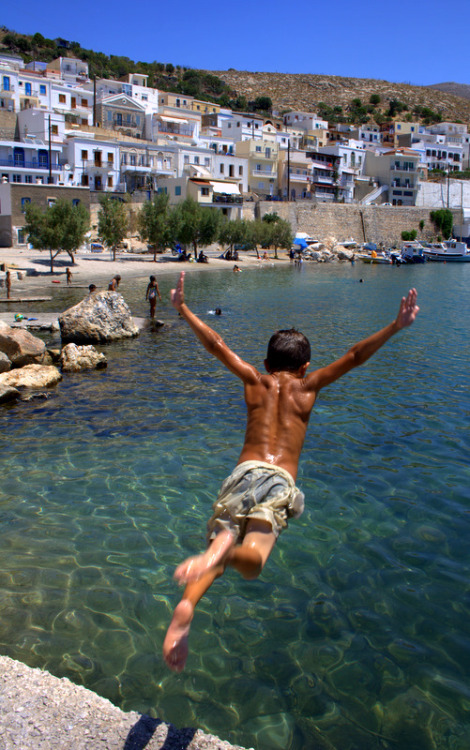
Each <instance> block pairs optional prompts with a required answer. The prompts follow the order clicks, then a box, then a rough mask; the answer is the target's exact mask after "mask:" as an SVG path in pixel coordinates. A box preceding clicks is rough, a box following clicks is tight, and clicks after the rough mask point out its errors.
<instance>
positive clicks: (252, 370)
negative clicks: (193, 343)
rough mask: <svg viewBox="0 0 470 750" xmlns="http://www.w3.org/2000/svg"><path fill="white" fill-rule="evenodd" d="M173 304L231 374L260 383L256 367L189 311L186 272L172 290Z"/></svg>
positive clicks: (205, 345) (210, 351) (203, 343)
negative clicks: (185, 296)
mask: <svg viewBox="0 0 470 750" xmlns="http://www.w3.org/2000/svg"><path fill="white" fill-rule="evenodd" d="M171 303H172V305H173V307H174V308H175V309H176V310H178V312H179V314H180V315H181V316H182V317H183V318H184V319H185V320H186V322H187V323H188V324H189V325H190V326H191V328H192V329H193V331H194V333H195V334H196V336H197V337H198V339H199V341H200V342H201V344H202V345H203V346H204V348H205V349H207V351H208V352H209V353H210V354H212V355H213V356H214V357H216V358H217V359H218V360H220V362H222V364H223V365H225V367H226V368H227V369H228V370H230V372H233V374H234V375H237V377H239V378H240V379H241V380H243V382H244V383H255V382H258V380H259V378H260V373H259V372H258V370H257V369H256V367H253V365H250V364H249V363H248V362H245V361H244V360H243V359H241V357H239V356H238V354H235V352H233V351H232V350H231V349H230V348H229V347H228V346H227V344H226V343H225V341H224V340H223V338H222V337H221V336H220V335H219V334H218V333H217V332H216V331H214V330H213V329H212V328H210V326H208V325H207V324H206V323H204V322H203V321H202V320H201V319H200V318H198V316H197V315H195V313H193V312H192V311H191V310H190V309H189V307H188V306H187V304H186V302H185V301H184V271H182V272H181V274H180V277H179V279H178V284H177V285H176V289H172V290H171Z"/></svg>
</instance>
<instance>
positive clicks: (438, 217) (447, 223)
mask: <svg viewBox="0 0 470 750" xmlns="http://www.w3.org/2000/svg"><path fill="white" fill-rule="evenodd" d="M430 218H431V221H432V223H433V224H434V226H435V227H436V230H437V231H438V232H441V234H443V235H444V237H445V238H446V239H449V238H450V237H452V229H453V225H454V217H453V215H452V211H449V209H448V208H439V209H438V210H437V211H431V213H430Z"/></svg>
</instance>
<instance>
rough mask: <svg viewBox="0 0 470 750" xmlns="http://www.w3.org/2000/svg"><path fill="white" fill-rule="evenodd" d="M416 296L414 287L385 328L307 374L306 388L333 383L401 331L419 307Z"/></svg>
mask: <svg viewBox="0 0 470 750" xmlns="http://www.w3.org/2000/svg"><path fill="white" fill-rule="evenodd" d="M417 296H418V293H417V291H416V289H410V291H409V292H408V295H407V296H406V297H403V298H402V300H401V303H400V309H399V310H398V314H397V317H396V318H395V320H394V321H393V323H390V324H389V325H388V326H385V328H382V329H381V330H380V331H377V333H373V334H372V336H368V337H367V338H366V339H364V340H363V341H360V342H359V343H358V344H354V346H352V347H351V349H350V350H349V351H348V352H347V353H346V354H345V355H343V356H342V357H340V358H339V359H337V360H336V361H335V362H332V363H331V364H330V365H327V366H326V367H321V368H320V369H319V370H316V371H315V372H312V374H311V375H308V376H307V378H306V379H305V381H306V386H307V388H308V389H311V390H315V391H319V390H320V388H324V386H325V385H329V384H330V383H333V382H334V381H335V380H337V379H338V378H340V377H341V376H342V375H344V374H345V373H347V372H349V370H352V369H353V368H354V367H358V366H359V365H362V364H363V363H364V362H366V361H367V360H368V359H369V357H371V356H372V355H373V354H375V352H376V351H378V349H380V347H381V346H383V345H384V344H385V343H386V342H387V341H388V340H389V338H391V337H392V336H393V335H394V334H395V333H397V332H398V331H401V329H402V328H406V327H407V326H410V325H411V324H412V323H413V322H414V320H415V318H416V316H417V314H418V312H419V307H418V305H417V304H416V299H417Z"/></svg>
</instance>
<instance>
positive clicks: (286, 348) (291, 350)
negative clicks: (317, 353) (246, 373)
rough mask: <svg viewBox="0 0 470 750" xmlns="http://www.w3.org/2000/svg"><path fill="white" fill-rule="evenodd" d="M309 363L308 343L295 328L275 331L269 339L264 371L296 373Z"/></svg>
mask: <svg viewBox="0 0 470 750" xmlns="http://www.w3.org/2000/svg"><path fill="white" fill-rule="evenodd" d="M309 362H310V343H309V340H308V339H307V338H306V336H304V334H303V333H300V331H297V330H296V329H295V328H289V329H288V330H282V331H276V333H274V334H273V335H272V336H271V338H270V339H269V344H268V354H267V357H266V361H265V364H266V369H267V370H268V371H269V372H278V371H279V370H289V371H290V372H296V371H297V370H299V369H300V368H301V367H302V366H303V365H308V363H309Z"/></svg>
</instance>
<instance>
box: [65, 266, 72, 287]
mask: <svg viewBox="0 0 470 750" xmlns="http://www.w3.org/2000/svg"><path fill="white" fill-rule="evenodd" d="M65 276H66V279H67V286H70V284H71V283H72V271H71V270H70V268H67V270H66V271H65Z"/></svg>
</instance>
